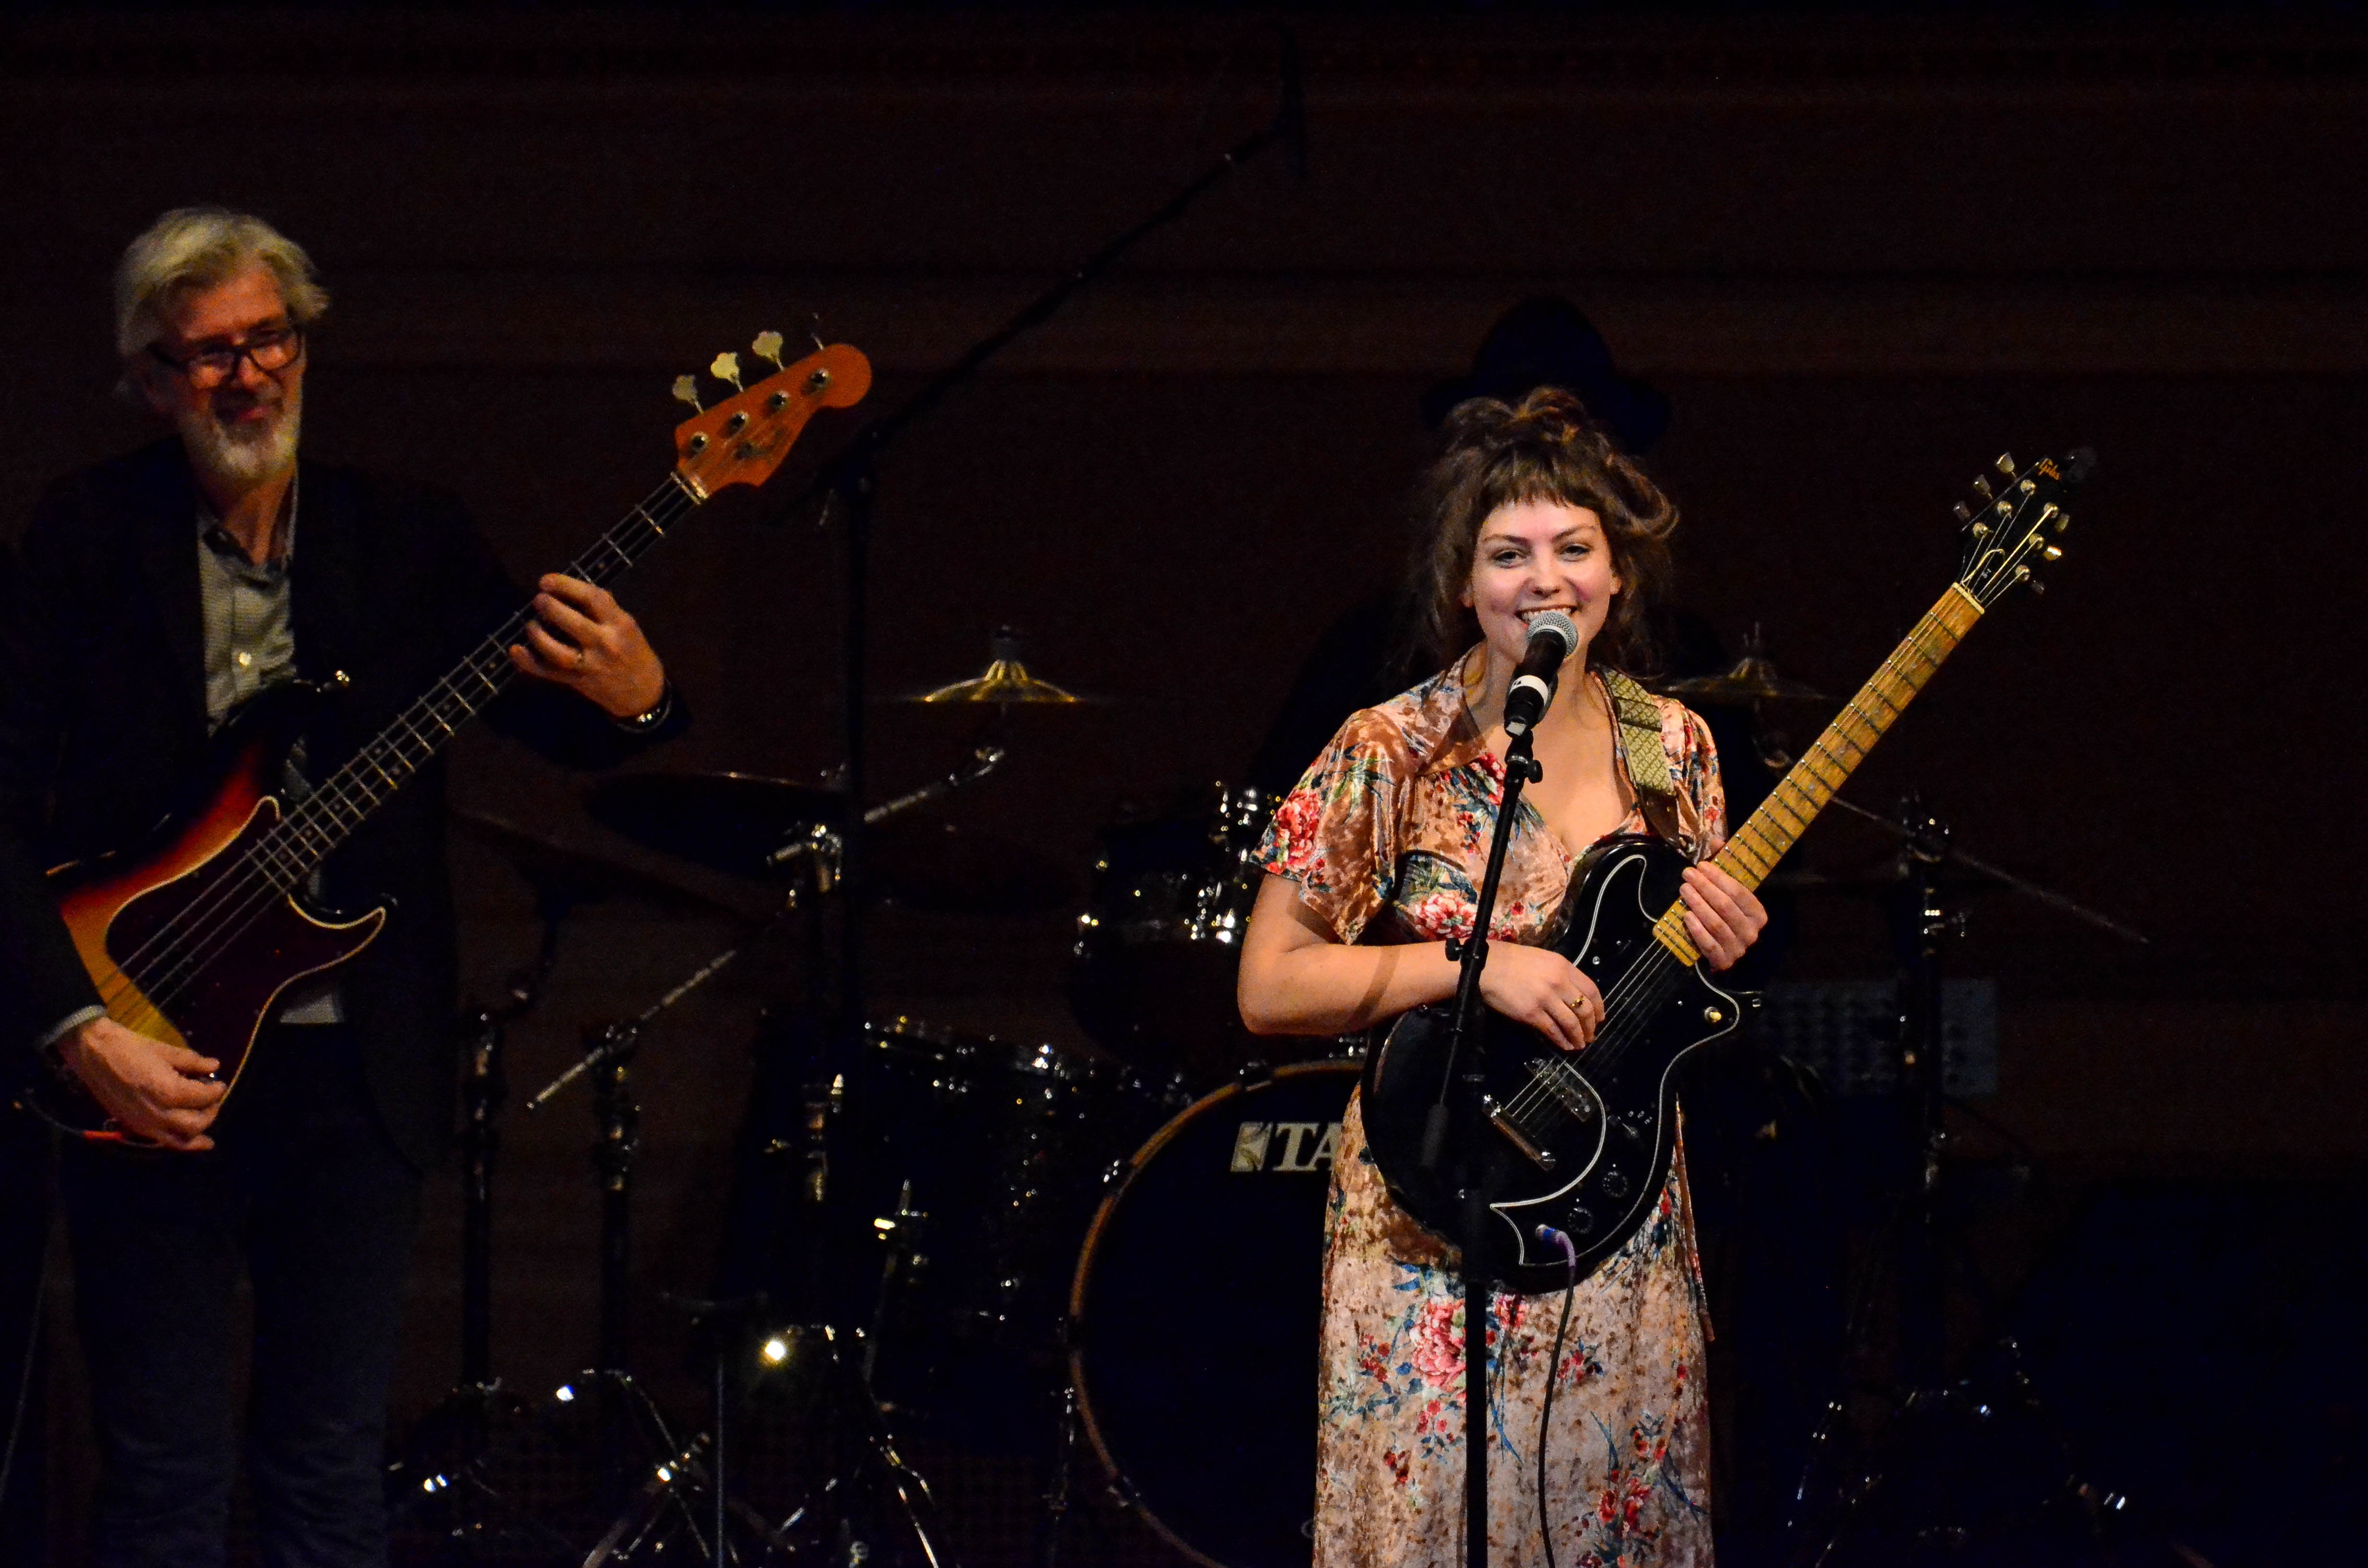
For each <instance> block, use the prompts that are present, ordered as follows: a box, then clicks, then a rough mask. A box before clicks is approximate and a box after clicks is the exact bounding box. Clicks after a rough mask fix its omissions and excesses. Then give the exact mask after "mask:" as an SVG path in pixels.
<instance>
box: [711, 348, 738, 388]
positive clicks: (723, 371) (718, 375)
mask: <svg viewBox="0 0 2368 1568" xmlns="http://www.w3.org/2000/svg"><path fill="white" fill-rule="evenodd" d="M707 373H708V374H709V375H711V376H713V377H714V378H715V379H716V380H717V381H730V382H731V383H732V390H733V391H734V392H741V391H744V390H746V389H744V388H743V387H742V386H741V385H740V356H739V355H737V354H734V353H733V352H732V351H731V350H729V349H726V350H724V351H723V353H721V354H718V355H717V356H716V357H715V362H714V363H713V364H712V365H710V366H708V367H707Z"/></svg>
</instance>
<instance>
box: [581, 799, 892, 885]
mask: <svg viewBox="0 0 2368 1568" xmlns="http://www.w3.org/2000/svg"><path fill="white" fill-rule="evenodd" d="M584 804H585V808H586V810H587V811H589V812H591V813H592V819H593V820H594V821H595V822H597V823H598V824H600V825H601V826H603V827H607V828H610V829H613V830H614V831H616V832H618V833H621V834H623V835H625V836H626V837H627V838H630V839H632V841H633V842H634V843H636V844H639V845H642V846H644V847H646V848H650V849H655V850H656V851H658V852H659V853H660V854H662V855H672V856H675V857H677V858H679V859H684V860H689V861H690V862H692V863H693V864H695V865H700V866H705V867H707V868H708V869H710V870H716V871H722V872H723V873H724V874H725V875H727V876H734V877H755V878H758V879H763V880H770V879H772V878H775V877H778V876H780V874H781V873H780V871H778V870H777V869H775V868H774V867H772V866H771V865H769V864H768V858H769V857H770V856H771V855H772V854H773V853H774V852H775V851H776V850H779V849H780V847H781V846H783V845H785V844H787V843H788V842H789V841H790V839H791V837H792V836H793V835H803V834H804V833H806V832H807V831H809V830H810V829H813V828H814V827H836V826H837V825H839V824H842V823H843V822H845V821H846V819H847V797H846V796H845V795H843V794H841V793H839V792H838V791H837V790H819V789H815V788H814V786H812V785H807V784H792V783H791V782H790V781H789V780H787V779H785V778H762V777H760V776H758V775H757V774H753V773H629V774H625V775H623V776H621V777H620V778H603V779H601V780H600V781H599V782H598V783H597V784H595V785H593V786H592V788H591V789H589V790H586V791H585V796H584Z"/></svg>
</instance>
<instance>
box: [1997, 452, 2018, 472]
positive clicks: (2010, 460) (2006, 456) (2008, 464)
mask: <svg viewBox="0 0 2368 1568" xmlns="http://www.w3.org/2000/svg"><path fill="white" fill-rule="evenodd" d="M1998 472H2000V473H2002V474H2004V475H2006V476H2007V477H2008V478H2009V479H2012V478H2013V477H2014V455H2013V454H2012V453H2011V452H2000V453H1999V454H1998Z"/></svg>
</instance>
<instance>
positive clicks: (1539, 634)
mask: <svg viewBox="0 0 2368 1568" xmlns="http://www.w3.org/2000/svg"><path fill="white" fill-rule="evenodd" d="M1577 652H1578V628H1577V626H1576V625H1574V624H1572V622H1571V619H1570V617H1568V616H1566V615H1565V614H1563V612H1562V611H1560V610H1558V609H1550V610H1548V611H1546V612H1545V614H1543V615H1542V616H1540V617H1538V618H1537V619H1535V620H1533V621H1531V622H1530V648H1529V652H1528V653H1523V654H1522V655H1521V665H1520V668H1519V669H1517V670H1515V671H1514V672H1513V685H1512V688H1511V689H1510V690H1508V691H1507V692H1506V693H1505V733H1507V734H1508V735H1520V734H1522V733H1526V732H1527V731H1528V730H1529V728H1530V726H1531V725H1532V724H1534V723H1536V722H1538V721H1539V720H1540V719H1542V718H1543V717H1545V711H1546V706H1547V704H1549V703H1551V702H1553V701H1554V681H1555V680H1556V679H1557V678H1558V677H1559V676H1561V674H1562V662H1563V661H1564V660H1565V659H1567V658H1569V657H1570V656H1571V655H1572V654H1573V653H1577Z"/></svg>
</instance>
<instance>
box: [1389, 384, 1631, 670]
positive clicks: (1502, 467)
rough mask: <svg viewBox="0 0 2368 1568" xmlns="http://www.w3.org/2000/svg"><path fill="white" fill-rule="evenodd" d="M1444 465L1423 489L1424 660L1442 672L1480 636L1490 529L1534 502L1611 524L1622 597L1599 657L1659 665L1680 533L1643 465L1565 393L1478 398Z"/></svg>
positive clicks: (1420, 633) (1447, 430) (1417, 594)
mask: <svg viewBox="0 0 2368 1568" xmlns="http://www.w3.org/2000/svg"><path fill="white" fill-rule="evenodd" d="M1440 437H1441V446H1440V453H1439V456H1438V458H1437V459H1436V460H1434V461H1433V462H1432V463H1431V465H1430V468H1429V471H1428V472H1426V473H1425V474H1424V476H1423V481H1422V484H1421V486H1420V487H1419V489H1417V492H1416V512H1415V517H1416V526H1417V537H1416V544H1415V550H1414V556H1413V560H1412V562H1411V569H1410V571H1409V574H1408V579H1409V580H1408V584H1407V599H1408V601H1409V604H1410V606H1411V608H1412V609H1413V611H1414V625H1413V627H1412V631H1413V634H1414V636H1415V638H1416V640H1417V642H1418V644H1419V650H1420V652H1422V653H1426V654H1428V655H1429V660H1430V667H1431V668H1433V669H1437V668H1439V667H1440V666H1442V665H1445V664H1446V663H1447V662H1448V661H1450V660H1452V659H1453V658H1454V657H1455V656H1456V655H1457V654H1459V653H1463V650H1465V649H1466V648H1468V647H1470V646H1471V645H1472V644H1473V643H1474V642H1476V641H1477V640H1478V638H1479V635H1480V632H1479V622H1478V620H1477V619H1475V618H1474V615H1473V613H1472V611H1471V610H1470V609H1468V608H1465V607H1464V605H1463V592H1464V590H1465V589H1466V588H1467V587H1469V586H1470V585H1471V583H1472V557H1473V553H1474V550H1475V549H1476V548H1477V545H1478V541H1479V538H1480V525H1481V524H1483V523H1485V522H1486V521H1487V520H1488V518H1489V517H1490V516H1492V515H1493V514H1494V513H1495V512H1496V511H1497V508H1498V507H1500V506H1513V505H1516V504H1518V503H1520V502H1523V501H1559V502H1562V503H1564V504H1565V505H1567V506H1584V507H1586V508H1587V509H1588V510H1589V511H1591V512H1593V513H1594V514H1595V515H1596V516H1597V517H1600V518H1601V519H1602V521H1603V533H1604V537H1605V539H1606V540H1608V541H1609V542H1610V544H1611V565H1612V569H1613V570H1614V571H1615V572H1617V573H1618V574H1619V575H1620V585H1621V591H1620V592H1619V593H1618V594H1617V595H1615V596H1613V597H1612V600H1611V616H1610V618H1609V619H1607V620H1606V621H1605V622H1604V627H1603V633H1602V636H1601V638H1600V640H1599V641H1600V646H1599V648H1598V649H1597V650H1596V657H1598V658H1600V660H1602V661H1603V662H1605V663H1608V664H1611V665H1618V666H1620V667H1621V668H1622V669H1626V670H1630V671H1633V672H1635V673H1638V674H1649V673H1651V671H1652V670H1653V668H1654V665H1655V662H1656V661H1655V656H1654V648H1653V646H1652V642H1653V631H1652V628H1653V625H1654V621H1655V619H1656V618H1655V616H1654V613H1653V612H1654V610H1655V609H1656V607H1657V606H1658V605H1659V604H1660V603H1661V601H1662V600H1663V599H1664V598H1665V597H1667V595H1668V587H1669V579H1670V574H1671V566H1670V562H1669V535H1670V533H1671V532H1672V531H1673V530H1674V529H1675V528H1677V526H1678V509H1677V507H1676V506H1673V505H1671V504H1670V502H1669V499H1668V496H1666V495H1664V494H1661V492H1660V489H1659V487H1658V486H1656V485H1655V484H1654V483H1653V482H1652V481H1651V480H1650V479H1648V478H1646V477H1645V471H1644V470H1643V469H1641V468H1638V467H1637V466H1636V463H1635V460H1634V459H1632V458H1630V457H1629V456H1627V454H1625V453H1624V452H1622V451H1621V450H1620V449H1619V448H1618V447H1616V446H1614V445H1613V444H1612V441H1611V437H1609V436H1608V435H1606V434H1605V433H1604V432H1603V430H1602V429H1601V428H1600V426H1597V425H1596V424H1595V422H1594V421H1593V420H1591V419H1589V418H1588V414H1587V408H1586V405H1585V404H1583V403H1580V402H1579V401H1578V400H1577V398H1575V397H1573V396H1571V395H1570V394H1569V393H1568V392H1563V391H1561V390H1559V389H1557V388H1554V387H1540V388H1539V389H1537V390H1536V391H1535V392H1531V393H1530V394H1528V395H1527V396H1526V397H1524V398H1522V399H1521V401H1520V403H1503V402H1500V401H1498V400H1497V399H1496V398H1489V397H1475V398H1472V399H1470V400H1468V401H1466V402H1464V403H1458V404H1457V405H1456V407H1455V410H1454V412H1453V413H1452V414H1450V415H1448V416H1447V422H1446V424H1445V425H1444V426H1441V427H1440Z"/></svg>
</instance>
